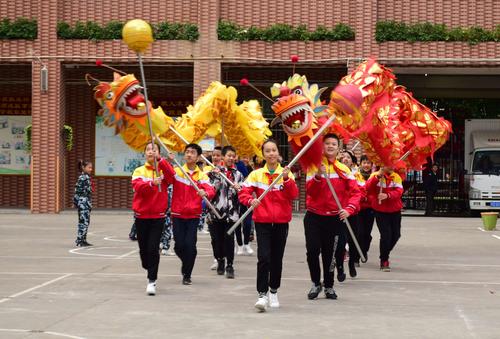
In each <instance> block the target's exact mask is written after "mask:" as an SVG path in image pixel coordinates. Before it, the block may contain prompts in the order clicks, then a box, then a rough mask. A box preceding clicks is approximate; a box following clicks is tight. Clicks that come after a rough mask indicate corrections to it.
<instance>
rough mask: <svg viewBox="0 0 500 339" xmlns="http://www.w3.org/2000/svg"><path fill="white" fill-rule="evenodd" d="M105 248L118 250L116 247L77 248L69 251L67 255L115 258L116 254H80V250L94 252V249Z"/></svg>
mask: <svg viewBox="0 0 500 339" xmlns="http://www.w3.org/2000/svg"><path fill="white" fill-rule="evenodd" d="M105 248H118V247H79V248H73V249H72V250H69V251H68V252H69V253H72V254H79V255H89V256H95V257H113V258H115V257H117V256H118V254H100V253H85V252H80V251H81V250H85V251H86V252H90V251H94V250H96V249H105Z"/></svg>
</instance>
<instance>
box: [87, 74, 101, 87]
mask: <svg viewBox="0 0 500 339" xmlns="http://www.w3.org/2000/svg"><path fill="white" fill-rule="evenodd" d="M89 79H91V80H94V81H97V82H98V83H100V82H101V80H99V79H97V78H94V77H93V76H92V75H90V73H86V74H85V81H87V85H89V86H92V85H91V84H90V81H89Z"/></svg>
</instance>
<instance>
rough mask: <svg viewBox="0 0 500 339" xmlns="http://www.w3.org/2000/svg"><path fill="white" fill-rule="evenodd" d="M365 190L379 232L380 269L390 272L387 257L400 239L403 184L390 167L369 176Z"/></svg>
mask: <svg viewBox="0 0 500 339" xmlns="http://www.w3.org/2000/svg"><path fill="white" fill-rule="evenodd" d="M366 189H367V192H368V195H369V196H370V197H371V198H370V199H371V203H372V208H373V210H374V211H375V220H376V221H377V227H378V229H379V231H380V269H381V270H382V271H384V272H390V270H391V267H390V263H389V257H390V254H391V251H392V250H393V249H394V247H395V246H396V243H397V242H398V239H399V238H400V237H401V209H402V208H403V202H402V201H401V196H402V195H403V183H402V180H401V177H400V176H399V175H398V174H397V173H396V172H394V170H393V169H392V168H391V167H383V168H382V169H381V170H379V171H378V172H375V173H373V174H372V175H371V177H370V179H368V181H367V183H366Z"/></svg>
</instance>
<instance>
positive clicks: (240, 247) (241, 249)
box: [236, 246, 244, 255]
mask: <svg viewBox="0 0 500 339" xmlns="http://www.w3.org/2000/svg"><path fill="white" fill-rule="evenodd" d="M243 253H244V252H243V246H238V250H237V251H236V255H243Z"/></svg>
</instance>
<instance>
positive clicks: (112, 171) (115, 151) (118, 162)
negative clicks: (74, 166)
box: [95, 116, 145, 176]
mask: <svg viewBox="0 0 500 339" xmlns="http://www.w3.org/2000/svg"><path fill="white" fill-rule="evenodd" d="M114 132H115V130H114V129H113V128H109V127H106V126H105V125H104V122H103V118H102V117H99V116H98V117H97V118H96V126H95V175H97V176H131V175H132V173H133V172H134V169H136V168H137V167H139V166H141V165H143V164H144V162H145V160H144V153H143V152H136V151H134V150H133V149H131V148H130V147H129V146H128V145H127V144H126V143H125V142H124V141H123V139H122V138H121V136H120V135H115V133H114Z"/></svg>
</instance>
